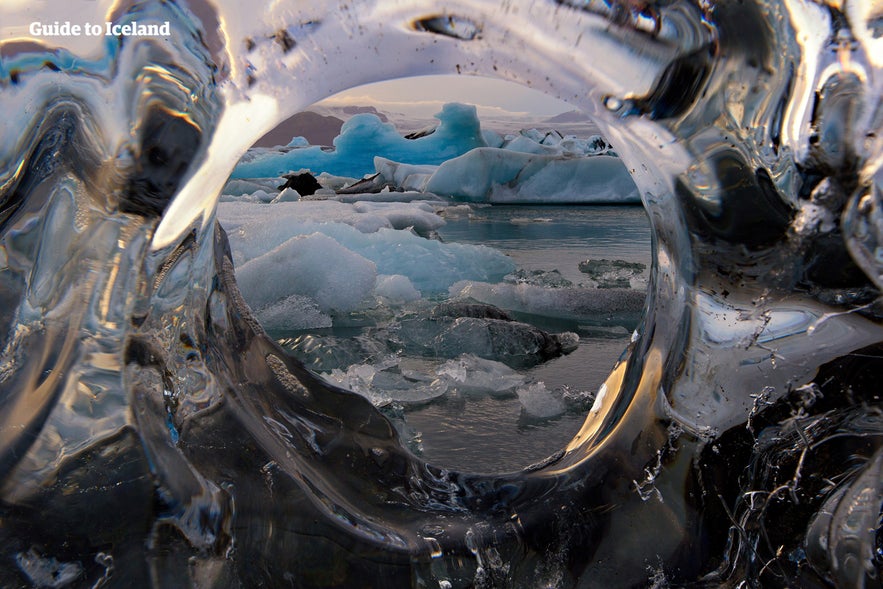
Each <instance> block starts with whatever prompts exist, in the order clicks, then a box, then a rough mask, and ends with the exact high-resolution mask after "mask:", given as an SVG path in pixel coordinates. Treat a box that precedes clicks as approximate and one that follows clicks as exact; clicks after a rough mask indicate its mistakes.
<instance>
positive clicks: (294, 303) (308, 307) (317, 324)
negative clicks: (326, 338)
mask: <svg viewBox="0 0 883 589" xmlns="http://www.w3.org/2000/svg"><path fill="white" fill-rule="evenodd" d="M246 300H247V299H246ZM255 317H256V318H257V320H258V321H260V323H261V325H262V326H263V327H264V329H266V330H267V331H297V330H300V329H318V328H321V327H331V325H332V320H331V317H330V316H329V315H327V314H325V313H323V312H322V310H321V309H320V308H319V305H318V304H317V303H316V301H314V300H313V299H312V298H310V297H308V296H304V295H299V294H293V295H291V296H288V297H285V298H284V299H282V300H281V301H276V302H272V303H269V304H267V305H265V306H263V307H260V308H258V309H255Z"/></svg>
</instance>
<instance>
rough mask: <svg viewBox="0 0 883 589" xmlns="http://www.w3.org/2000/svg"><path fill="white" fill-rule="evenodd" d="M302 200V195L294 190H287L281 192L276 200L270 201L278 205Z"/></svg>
mask: <svg viewBox="0 0 883 589" xmlns="http://www.w3.org/2000/svg"><path fill="white" fill-rule="evenodd" d="M299 200H300V193H299V192H298V191H297V190H295V189H293V188H286V189H285V190H283V191H282V192H280V193H279V194H278V195H277V196H276V198H274V199H273V200H272V201H270V204H277V203H280V202H297V201H299Z"/></svg>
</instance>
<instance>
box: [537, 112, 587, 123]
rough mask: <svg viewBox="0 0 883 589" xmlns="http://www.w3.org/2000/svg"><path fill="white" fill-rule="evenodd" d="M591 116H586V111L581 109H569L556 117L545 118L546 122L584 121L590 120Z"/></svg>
mask: <svg viewBox="0 0 883 589" xmlns="http://www.w3.org/2000/svg"><path fill="white" fill-rule="evenodd" d="M588 118H589V117H587V116H586V113H584V112H582V111H579V110H569V111H567V112H563V113H561V114H560V115H555V116H554V117H551V118H548V119H545V120H544V121H543V122H544V123H551V124H553V125H554V124H556V123H583V122H585V121H587V120H588Z"/></svg>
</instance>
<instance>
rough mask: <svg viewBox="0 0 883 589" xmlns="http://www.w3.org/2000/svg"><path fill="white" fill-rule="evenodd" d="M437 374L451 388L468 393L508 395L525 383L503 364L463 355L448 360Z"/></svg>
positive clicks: (519, 375)
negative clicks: (449, 384) (448, 383)
mask: <svg viewBox="0 0 883 589" xmlns="http://www.w3.org/2000/svg"><path fill="white" fill-rule="evenodd" d="M436 374H437V375H438V376H439V377H441V378H445V379H447V380H448V381H449V382H450V383H451V386H453V387H456V388H457V389H458V390H459V391H461V392H467V393H490V394H498V395H499V394H502V393H507V392H509V391H511V390H512V389H514V388H515V387H517V386H519V385H521V384H522V383H523V382H524V377H523V376H522V375H521V374H519V373H518V372H516V371H515V370H513V369H512V368H509V367H508V366H506V365H505V364H503V363H502V362H495V361H494V360H486V359H484V358H479V357H478V356H473V355H472V354H462V355H460V356H459V357H457V358H455V359H453V360H448V361H447V362H445V363H444V364H443V365H442V366H441V367H440V368H439V369H438V370H437V371H436Z"/></svg>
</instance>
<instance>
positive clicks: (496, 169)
mask: <svg viewBox="0 0 883 589" xmlns="http://www.w3.org/2000/svg"><path fill="white" fill-rule="evenodd" d="M425 189H426V191H428V192H432V193H434V194H439V195H444V196H451V197H454V198H460V199H464V200H468V201H475V202H493V203H546V202H556V203H562V202H569V203H632V202H640V197H639V195H638V191H637V188H636V187H635V184H634V182H633V181H632V179H631V176H630V175H629V172H628V170H627V169H626V168H625V166H624V165H623V163H622V162H621V161H620V160H619V159H618V158H615V157H612V156H605V155H601V156H594V157H587V158H561V157H558V156H555V155H537V154H529V153H527V154H526V153H518V152H514V151H509V150H506V149H494V148H481V149H473V150H472V151H470V152H469V153H467V154H465V155H462V156H460V157H458V158H454V159H451V160H449V161H446V162H444V163H443V164H441V165H440V166H439V168H438V170H437V171H436V172H435V173H434V174H433V175H432V177H431V178H430V179H429V181H428V182H427V183H426V188H425Z"/></svg>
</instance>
